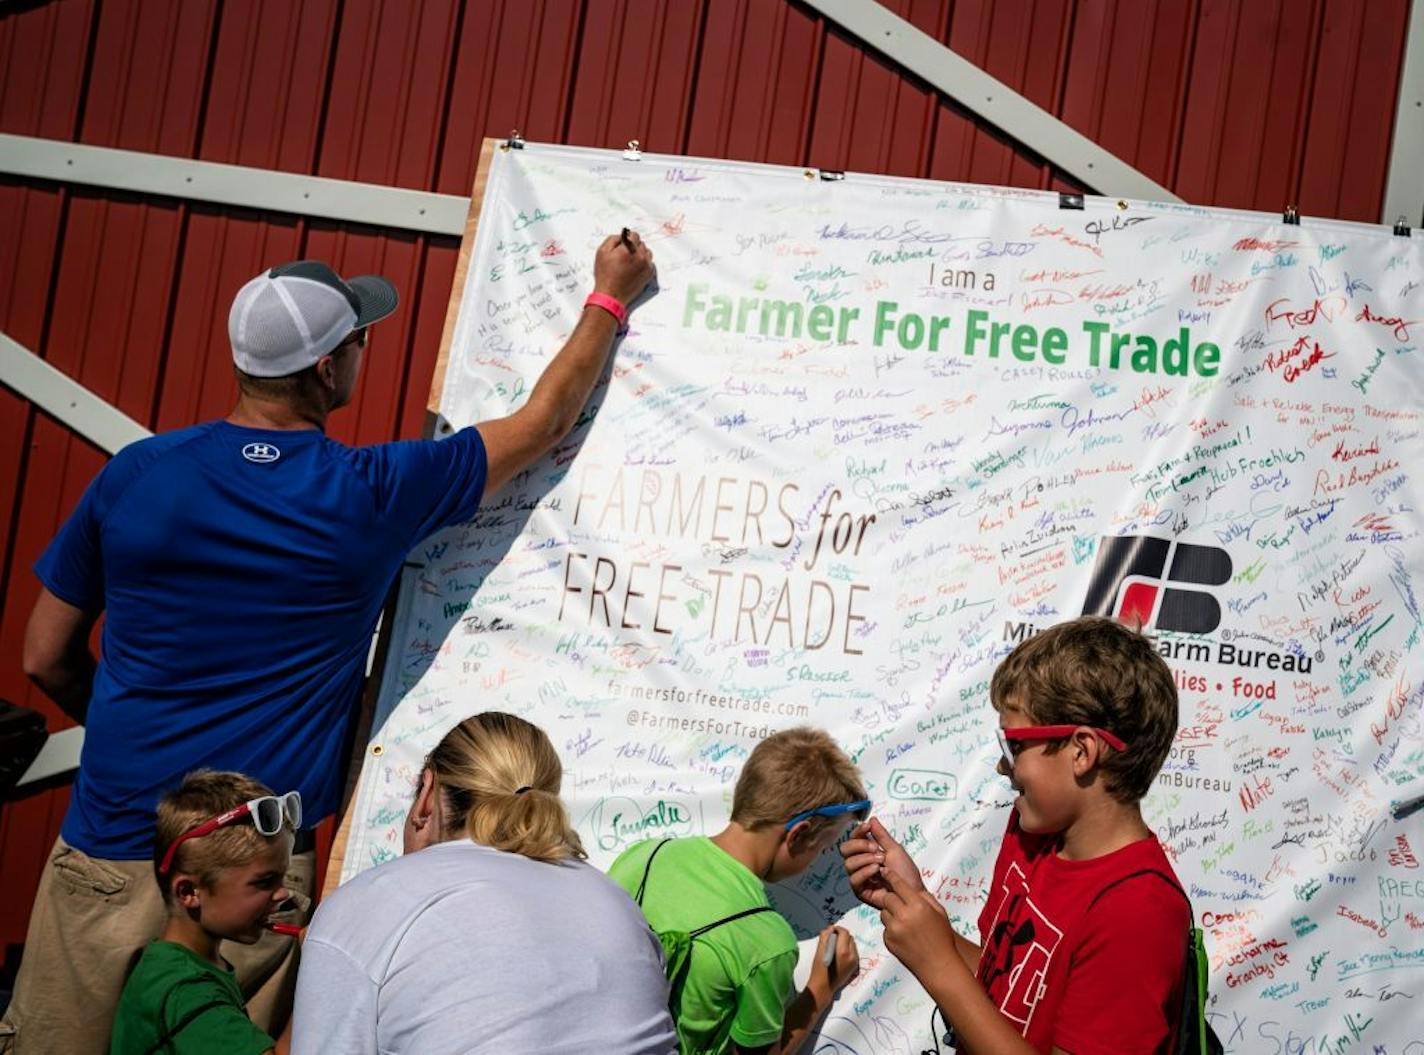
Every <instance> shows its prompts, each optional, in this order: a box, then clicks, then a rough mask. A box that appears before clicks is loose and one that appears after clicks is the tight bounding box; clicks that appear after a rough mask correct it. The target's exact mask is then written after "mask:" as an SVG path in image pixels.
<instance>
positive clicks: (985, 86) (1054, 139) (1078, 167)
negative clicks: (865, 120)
mask: <svg viewBox="0 0 1424 1055" xmlns="http://www.w3.org/2000/svg"><path fill="white" fill-rule="evenodd" d="M803 2H804V3H805V4H806V5H807V6H808V7H811V8H814V9H815V10H817V11H819V12H820V13H821V14H822V15H824V16H825V17H826V18H827V19H829V20H830V21H832V22H834V23H836V25H838V26H840V27H841V28H842V29H844V30H845V31H846V32H847V33H850V34H851V35H852V36H854V37H855V38H856V39H858V40H859V41H860V42H861V43H862V44H865V45H866V46H867V47H870V48H874V49H875V50H876V51H878V52H880V53H881V54H882V55H884V56H885V57H886V58H888V59H890V60H891V61H892V62H894V63H895V64H897V65H899V66H901V67H903V68H904V69H906V70H908V71H909V72H911V73H913V74H914V75H915V76H916V77H919V78H920V79H921V80H924V81H927V82H928V83H930V84H932V85H934V87H936V88H938V89H939V90H940V91H941V92H943V93H944V94H945V95H947V96H949V97H950V98H951V99H953V100H954V101H955V102H957V103H959V104H960V105H961V106H963V107H965V108H966V109H968V110H972V111H973V112H974V113H976V114H978V115H979V116H980V117H982V118H984V120H986V121H988V122H989V123H990V124H992V125H994V126H995V127H997V128H1000V129H1002V130H1003V131H1004V132H1005V133H1007V134H1008V135H1009V136H1010V138H1012V139H1015V140H1017V141H1018V142H1020V143H1022V144H1023V145H1024V146H1026V147H1028V148H1029V149H1030V150H1032V151H1033V152H1034V153H1036V154H1039V155H1041V156H1042V157H1044V158H1047V159H1048V160H1049V161H1051V162H1053V164H1055V165H1057V166H1058V167H1059V168H1061V169H1063V171H1065V172H1068V173H1070V174H1072V175H1073V176H1074V177H1075V178H1077V179H1079V180H1081V181H1082V182H1083V183H1085V184H1087V185H1088V186H1090V187H1092V188H1094V189H1095V190H1097V191H1098V193H1100V194H1105V195H1108V196H1110V197H1114V198H1140V199H1145V200H1148V201H1181V200H1182V199H1181V198H1179V197H1177V195H1175V194H1173V193H1172V192H1171V191H1169V190H1168V189H1167V188H1166V187H1164V186H1162V185H1161V184H1160V183H1157V182H1156V181H1154V180H1152V179H1150V178H1149V177H1147V176H1145V175H1144V174H1143V173H1141V172H1139V171H1138V170H1137V169H1135V168H1133V167H1132V166H1131V165H1129V164H1128V163H1127V162H1125V161H1123V160H1122V159H1121V158H1119V157H1118V156H1117V155H1115V154H1112V153H1110V152H1108V151H1107V150H1104V149H1103V148H1102V147H1100V146H1099V145H1098V144H1097V143H1094V142H1093V141H1092V140H1091V139H1089V138H1088V137H1087V136H1085V135H1083V134H1082V133H1081V132H1078V131H1076V130H1074V129H1073V128H1070V127H1069V126H1068V125H1066V124H1064V123H1063V122H1062V121H1060V120H1059V119H1058V118H1056V117H1054V116H1053V115H1052V114H1051V113H1049V112H1048V111H1047V110H1045V109H1043V108H1042V107H1040V106H1038V105H1037V104H1035V103H1032V102H1030V101H1029V100H1028V99H1026V98H1024V97H1023V96H1022V95H1021V94H1019V93H1018V92H1016V91H1014V90H1013V89H1012V88H1010V87H1009V86H1008V85H1006V84H1004V82H1003V81H1000V80H996V79H995V78H993V77H991V76H989V74H987V73H985V72H984V71H983V70H981V69H980V68H979V67H978V66H976V65H974V63H972V62H970V61H969V60H968V59H966V58H964V57H962V56H961V55H959V54H957V53H955V52H953V51H951V50H950V49H949V48H947V47H945V46H944V45H943V44H941V43H940V42H939V41H938V40H936V39H935V38H934V37H932V36H930V35H929V34H928V33H925V32H922V31H921V30H919V29H917V28H916V27H915V26H913V25H912V24H910V23H909V22H907V21H905V19H903V18H901V17H900V16H899V15H896V14H894V13H893V12H891V11H888V10H886V9H885V8H884V7H882V6H881V5H880V4H878V3H875V2H873V0H803ZM1415 6H1416V7H1417V6H1419V5H1418V4H1416V5H1415Z"/></svg>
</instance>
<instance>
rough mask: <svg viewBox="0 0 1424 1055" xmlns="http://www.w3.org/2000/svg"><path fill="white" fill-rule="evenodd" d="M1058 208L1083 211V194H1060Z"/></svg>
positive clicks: (1063, 192) (1061, 192) (1064, 192)
mask: <svg viewBox="0 0 1424 1055" xmlns="http://www.w3.org/2000/svg"><path fill="white" fill-rule="evenodd" d="M1058 207H1059V208H1060V209H1076V210H1078V211H1079V212H1082V211H1083V196H1082V195H1081V194H1069V193H1068V192H1067V191H1059V192H1058Z"/></svg>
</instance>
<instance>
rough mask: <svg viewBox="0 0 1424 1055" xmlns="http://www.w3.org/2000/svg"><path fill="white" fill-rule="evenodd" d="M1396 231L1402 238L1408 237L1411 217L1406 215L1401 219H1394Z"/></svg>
mask: <svg viewBox="0 0 1424 1055" xmlns="http://www.w3.org/2000/svg"><path fill="white" fill-rule="evenodd" d="M1394 233H1395V234H1396V235H1398V236H1399V237H1400V238H1408V237H1409V218H1408V217H1406V216H1401V217H1400V218H1399V219H1397V220H1395V221H1394Z"/></svg>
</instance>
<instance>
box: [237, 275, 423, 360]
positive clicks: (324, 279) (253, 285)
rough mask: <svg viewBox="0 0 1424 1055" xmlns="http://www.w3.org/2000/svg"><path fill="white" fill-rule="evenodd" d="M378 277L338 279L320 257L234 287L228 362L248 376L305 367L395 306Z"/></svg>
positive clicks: (394, 298) (388, 286)
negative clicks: (236, 288)
mask: <svg viewBox="0 0 1424 1055" xmlns="http://www.w3.org/2000/svg"><path fill="white" fill-rule="evenodd" d="M398 300H399V298H398V297H397V296H396V288H395V286H393V285H391V284H390V283H389V282H387V281H386V280H385V279H383V278H381V277H380V276H379V275H358V276H357V277H356V278H352V279H343V278H342V277H341V276H340V275H338V274H337V273H336V272H335V271H333V270H331V268H329V267H327V266H326V265H325V264H323V263H322V262H321V261H319V260H297V261H295V262H293V263H290V264H282V265H280V266H278V267H274V268H273V269H272V270H271V271H264V272H263V273H262V274H260V275H258V276H257V277H256V278H254V279H253V280H252V281H251V282H249V283H247V285H245V286H243V287H242V288H241V289H240V290H238V291H237V296H236V297H234V298H233V301H232V311H230V312H229V313H228V317H227V335H228V338H229V340H231V341H232V361H233V363H234V364H236V366H237V368H238V369H239V370H241V371H242V372H243V373H244V374H250V375H251V376H253V377H285V376H287V375H288V374H295V373H296V372H297V371H299V370H305V369H306V368H307V367H309V366H311V365H312V364H313V363H315V362H316V361H317V360H318V359H320V358H321V357H322V356H324V355H328V354H330V352H331V351H332V349H334V348H335V347H336V346H337V345H339V344H340V343H341V342H342V341H344V340H346V338H347V337H349V336H350V335H351V334H352V332H354V331H355V330H358V329H360V328H361V327H363V326H369V325H371V323H373V322H378V321H379V320H381V319H384V318H385V317H386V316H387V315H389V314H390V313H391V312H393V311H395V310H396V304H397V302H398Z"/></svg>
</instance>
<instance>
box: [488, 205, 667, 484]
mask: <svg viewBox="0 0 1424 1055" xmlns="http://www.w3.org/2000/svg"><path fill="white" fill-rule="evenodd" d="M629 243H630V244H631V245H632V246H633V248H632V249H629V248H628V245H627V244H625V243H624V242H623V241H622V240H621V239H620V238H618V237H617V236H610V237H608V238H605V239H604V240H603V244H602V245H600V246H599V247H598V252H597V254H596V255H595V256H594V260H593V288H594V291H595V292H597V293H603V294H605V295H607V296H610V297H613V298H614V299H616V300H617V301H619V302H620V303H621V304H623V305H624V306H625V307H626V306H627V305H629V304H631V303H632V302H633V301H634V300H636V299H637V298H638V296H639V295H640V294H641V293H642V292H643V290H644V288H645V287H646V286H647V284H648V283H649V281H651V280H652V277H653V254H652V250H650V249H649V248H648V247H647V245H645V244H644V243H643V241H642V240H641V239H640V238H639V237H638V236H637V235H636V234H633V233H630V234H629ZM617 329H618V323H617V321H616V320H615V319H614V317H613V316H612V314H610V313H609V312H607V311H605V310H604V309H602V308H595V307H589V308H584V309H583V315H582V317H581V318H580V319H579V321H578V325H577V326H576V327H574V332H573V333H572V334H570V335H569V339H568V341H566V342H565V344H564V347H563V348H562V349H561V350H560V351H559V354H558V355H556V356H555V357H554V359H553V361H552V362H551V363H549V365H548V366H547V367H545V368H544V372H543V374H541V375H540V377H539V380H538V381H537V382H536V383H535V385H534V389H533V391H531V392H530V393H529V400H528V402H526V403H525V404H524V406H522V407H520V408H519V409H518V410H516V411H515V412H514V413H513V414H510V415H509V416H508V417H505V418H496V419H495V420H493V421H482V422H480V423H479V424H478V425H477V426H476V427H477V428H478V429H479V431H480V438H481V439H483V440H484V443H485V455H486V457H487V458H488V466H489V468H488V475H487V476H486V478H485V494H490V493H492V492H494V491H497V490H498V489H499V488H501V487H503V486H504V485H505V484H507V483H508V482H509V481H510V480H511V479H512V478H513V477H514V476H515V474H517V473H519V472H522V471H523V470H525V469H527V468H528V467H529V466H531V465H533V464H534V463H535V462H536V461H538V460H539V459H540V458H542V457H543V456H544V455H545V454H547V453H548V452H549V451H550V450H552V449H553V447H554V445H555V444H556V443H558V442H559V441H560V440H561V439H563V438H564V437H565V436H567V435H568V434H569V432H570V431H571V430H572V429H573V427H574V422H576V421H577V420H578V416H579V413H580V411H582V410H583V407H584V404H585V403H587V402H588V397H589V393H591V392H592V391H593V385H594V382H595V381H597V380H598V375H599V373H600V372H601V371H602V369H603V365H604V363H605V362H606V361H607V359H608V351H609V349H610V348H612V346H613V338H614V336H615V334H616V333H617Z"/></svg>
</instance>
